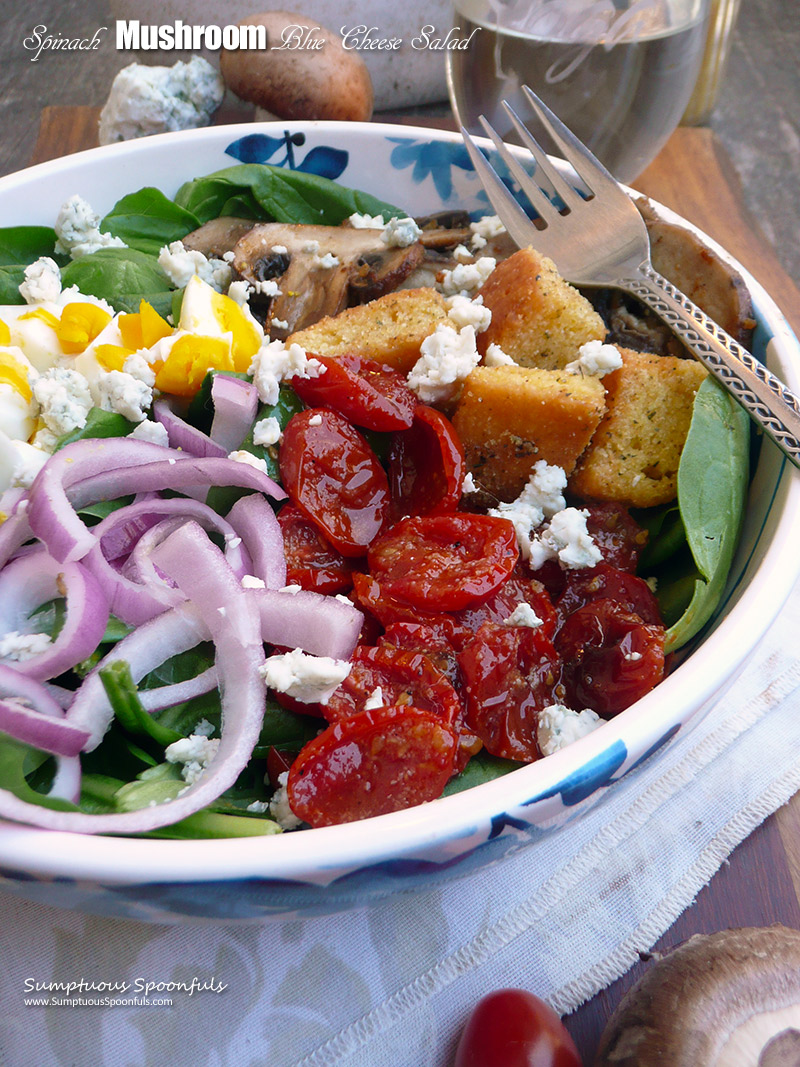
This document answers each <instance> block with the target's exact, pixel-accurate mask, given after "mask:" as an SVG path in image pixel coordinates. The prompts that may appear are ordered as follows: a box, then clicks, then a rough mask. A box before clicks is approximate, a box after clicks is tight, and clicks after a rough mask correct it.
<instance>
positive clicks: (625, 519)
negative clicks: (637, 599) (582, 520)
mask: <svg viewBox="0 0 800 1067" xmlns="http://www.w3.org/2000/svg"><path fill="white" fill-rule="evenodd" d="M585 509H586V511H588V512H589V515H588V517H587V519H586V529H587V530H588V531H589V533H590V534H591V535H592V540H593V541H594V542H595V544H596V545H597V546H598V548H599V549H600V550H601V552H602V553H603V562H604V563H610V564H611V566H612V567H619V569H620V570H621V571H630V572H631V573H633V572H634V571H635V570H636V565H637V563H638V562H639V556H640V555H641V554H642V549H643V548H644V546H645V545H646V544H647V530H645V529H643V528H642V527H641V526H640V525H639V523H638V522H636V520H635V519H634V518H633V517H632V516H631V514H630V512H629V511H628V509H627V508H626V507H625V506H624V505H623V504H614V503H612V502H610V501H609V502H607V503H598V504H587V505H585Z"/></svg>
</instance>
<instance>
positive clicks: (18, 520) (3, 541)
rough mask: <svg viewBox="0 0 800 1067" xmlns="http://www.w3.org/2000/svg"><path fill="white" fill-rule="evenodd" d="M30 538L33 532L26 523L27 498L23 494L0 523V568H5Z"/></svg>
mask: <svg viewBox="0 0 800 1067" xmlns="http://www.w3.org/2000/svg"><path fill="white" fill-rule="evenodd" d="M31 537H33V531H32V530H31V527H30V523H29V522H28V496H27V494H25V495H24V496H22V497H20V498H19V499H18V500H17V502H16V503H15V504H14V506H13V510H12V511H10V512H9V513H8V517H7V518H6V519H5V521H4V522H2V523H0V567H5V565H6V563H8V561H9V560H10V559H11V557H12V556H13V555H14V554H15V553H16V552H18V551H19V550H20V548H22V546H23V545H24V544H25V542H26V541H27V540H28V539H29V538H31Z"/></svg>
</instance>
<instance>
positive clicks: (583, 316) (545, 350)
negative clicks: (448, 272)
mask: <svg viewBox="0 0 800 1067" xmlns="http://www.w3.org/2000/svg"><path fill="white" fill-rule="evenodd" d="M480 295H481V296H482V297H483V302H484V304H485V305H486V306H487V307H488V308H489V309H490V310H491V312H492V321H491V324H490V326H489V328H488V330H486V331H484V333H482V334H481V335H480V338H479V348H480V351H481V353H485V352H486V349H487V348H488V346H489V345H490V344H496V345H499V346H500V348H502V350H503V351H504V352H505V353H506V354H507V355H509V356H511V358H512V359H513V360H514V362H515V363H518V364H520V366H523V367H541V368H542V369H544V370H559V369H561V368H562V367H565V366H566V365H567V363H570V362H572V360H574V359H576V358H577V356H578V349H579V348H580V346H581V345H583V344H586V342H587V341H603V340H605V336H606V328H605V325H604V323H603V320H602V319H601V318H600V316H599V315H598V314H597V312H596V311H595V310H594V308H593V307H592V305H591V304H590V303H589V301H588V300H587V299H586V298H585V297H584V296H582V295H581V294H580V293H579V292H578V290H577V289H575V288H573V287H572V286H571V285H570V284H569V283H568V282H565V281H564V279H563V278H562V277H561V275H560V274H559V273H558V271H557V269H556V266H555V264H554V263H553V262H552V260H549V259H547V258H546V257H545V256H541V255H539V253H538V252H536V251H534V249H532V248H522V249H520V251H519V252H515V253H514V255H513V256H509V258H508V259H505V260H503V261H502V262H501V263H498V265H497V266H496V267H495V269H494V270H493V271H492V273H491V274H490V275H489V277H488V279H487V280H486V282H485V283H484V285H483V286H482V288H481V289H480Z"/></svg>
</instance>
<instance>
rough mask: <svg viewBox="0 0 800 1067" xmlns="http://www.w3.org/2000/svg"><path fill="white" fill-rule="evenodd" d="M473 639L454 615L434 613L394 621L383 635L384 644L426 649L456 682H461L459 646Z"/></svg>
mask: <svg viewBox="0 0 800 1067" xmlns="http://www.w3.org/2000/svg"><path fill="white" fill-rule="evenodd" d="M471 640H472V634H471V633H470V632H469V630H465V629H463V628H462V627H460V626H458V624H457V623H455V622H453V617H452V616H451V615H432V616H431V617H430V619H421V620H419V621H418V622H413V621H411V620H410V619H409V620H407V621H405V622H393V623H390V624H389V625H388V626H387V627H386V630H385V632H384V634H383V636H382V637H381V638H380V639H379V641H378V644H379V645H380V646H381V647H386V646H388V647H390V648H404V649H406V651H409V652H424V653H425V655H426V656H427V657H428V659H429V660H430V661H431V662H432V663H433V665H434V666H435V667H438V668H439V670H440V671H441V672H442V674H444V675H445V676H446V677H447V678H448V679H449V681H450V682H451V684H452V685H454V686H457V685H458V684H459V681H460V678H461V675H460V672H459V669H458V657H457V656H456V650H457V649H460V648H462V647H463V645H464V644H465V643H466V642H468V641H471Z"/></svg>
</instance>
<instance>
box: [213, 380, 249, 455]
mask: <svg viewBox="0 0 800 1067" xmlns="http://www.w3.org/2000/svg"><path fill="white" fill-rule="evenodd" d="M211 400H212V402H213V404H214V419H213V421H212V423H211V433H210V437H211V440H212V441H216V442H217V444H219V445H221V447H222V448H223V450H224V452H225V455H227V454H228V453H229V452H233V451H235V450H236V449H237V448H239V446H240V445H241V443H242V441H244V439H245V437H246V436H247V432H248V430H249V429H250V427H251V425H252V423H253V419H254V418H255V417H256V411H257V410H258V390H257V389H256V387H255V386H254V385H253V383H252V382H246V381H245V380H244V379H243V378H228V377H227V376H226V375H224V374H215V375H214V378H213V380H212V382H211Z"/></svg>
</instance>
